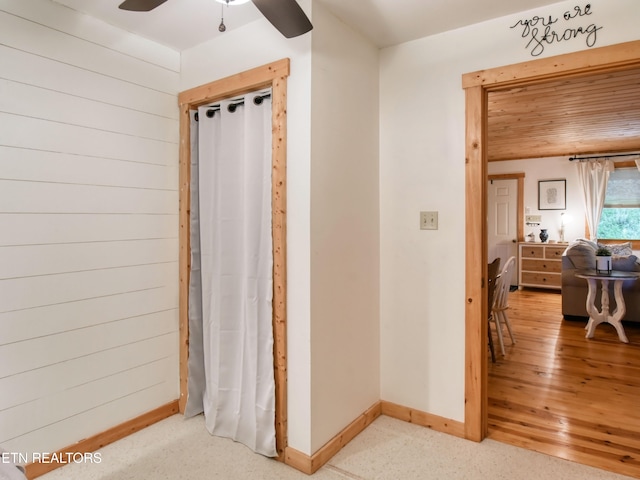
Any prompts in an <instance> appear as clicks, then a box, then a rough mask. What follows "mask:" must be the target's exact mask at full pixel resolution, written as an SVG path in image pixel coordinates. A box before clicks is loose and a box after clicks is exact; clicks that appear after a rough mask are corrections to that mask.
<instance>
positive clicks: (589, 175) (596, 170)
mask: <svg viewBox="0 0 640 480" xmlns="http://www.w3.org/2000/svg"><path fill="white" fill-rule="evenodd" d="M577 165H578V178H579V180H580V185H581V186H582V193H583V195H582V200H583V202H584V209H585V214H586V216H587V225H588V226H589V233H590V238H591V240H597V239H598V224H599V223H600V216H601V215H602V207H603V205H604V198H605V194H606V192H607V182H608V181H609V174H610V173H611V172H612V171H613V168H614V167H613V161H612V160H591V161H580V162H577Z"/></svg>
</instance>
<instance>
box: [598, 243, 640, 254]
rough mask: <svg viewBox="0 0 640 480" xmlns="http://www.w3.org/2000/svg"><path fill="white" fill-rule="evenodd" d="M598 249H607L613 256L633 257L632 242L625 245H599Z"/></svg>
mask: <svg viewBox="0 0 640 480" xmlns="http://www.w3.org/2000/svg"><path fill="white" fill-rule="evenodd" d="M598 247H606V248H608V249H609V250H610V251H611V255H620V256H627V255H633V249H632V248H631V242H625V243H604V244H603V243H598Z"/></svg>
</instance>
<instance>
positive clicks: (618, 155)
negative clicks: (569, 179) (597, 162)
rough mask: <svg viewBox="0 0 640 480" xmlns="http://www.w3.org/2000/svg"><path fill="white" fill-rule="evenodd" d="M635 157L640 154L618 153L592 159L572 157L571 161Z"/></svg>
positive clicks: (592, 157)
mask: <svg viewBox="0 0 640 480" xmlns="http://www.w3.org/2000/svg"><path fill="white" fill-rule="evenodd" d="M633 156H640V153H617V154H613V155H594V156H591V157H570V158H569V161H570V162H573V161H576V160H594V159H596V158H613V157H633Z"/></svg>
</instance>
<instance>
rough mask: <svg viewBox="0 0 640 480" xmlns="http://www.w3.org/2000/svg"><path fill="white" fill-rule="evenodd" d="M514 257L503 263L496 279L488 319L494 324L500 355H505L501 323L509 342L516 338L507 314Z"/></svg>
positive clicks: (514, 262) (513, 342) (514, 340)
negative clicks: (506, 332) (509, 339)
mask: <svg viewBox="0 0 640 480" xmlns="http://www.w3.org/2000/svg"><path fill="white" fill-rule="evenodd" d="M515 264H516V257H510V258H509V259H508V260H507V263H505V265H504V267H503V268H502V271H501V272H500V275H498V280H497V281H496V291H495V294H494V298H493V308H492V309H491V310H492V315H491V317H490V320H493V322H494V323H495V325H496V332H497V334H498V341H499V342H500V350H501V351H502V355H505V349H504V340H503V336H502V329H503V325H506V326H507V330H508V331H509V336H510V337H511V343H512V344H515V343H516V338H515V336H514V335H513V330H512V329H511V322H510V321H509V316H508V315H507V310H508V309H509V291H510V290H511V277H512V276H513V270H514V269H515Z"/></svg>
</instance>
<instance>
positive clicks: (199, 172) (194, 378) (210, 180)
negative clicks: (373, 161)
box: [185, 92, 277, 456]
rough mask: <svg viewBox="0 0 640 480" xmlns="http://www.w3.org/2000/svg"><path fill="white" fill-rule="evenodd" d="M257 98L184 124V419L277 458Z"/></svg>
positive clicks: (267, 186) (263, 145) (265, 142)
mask: <svg viewBox="0 0 640 480" xmlns="http://www.w3.org/2000/svg"><path fill="white" fill-rule="evenodd" d="M265 95H268V92H255V93H251V94H247V95H245V96H244V97H243V98H242V99H237V98H236V99H233V100H228V101H221V102H218V103H216V105H209V106H204V107H200V108H199V109H198V121H197V122H195V121H194V120H195V119H194V120H192V129H191V130H192V138H191V141H192V149H191V150H192V154H191V159H192V160H191V161H192V164H191V192H192V193H191V262H192V265H191V277H190V284H189V328H190V332H189V382H188V398H187V406H186V410H185V414H186V415H187V416H192V415H196V414H198V413H201V412H204V415H205V423H206V427H207V430H209V432H210V433H212V434H213V435H217V436H222V437H229V438H232V439H233V440H235V441H238V442H241V443H243V444H245V445H247V446H248V447H249V448H251V449H252V450H253V451H255V452H257V453H260V454H262V455H266V456H276V455H277V452H276V442H275V378H274V370H273V329H272V298H273V276H272V274H273V256H272V232H271V135H272V133H271V101H270V98H269V97H268V96H265ZM256 98H258V100H256V101H254V100H255V99H256ZM262 100H264V101H262Z"/></svg>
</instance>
